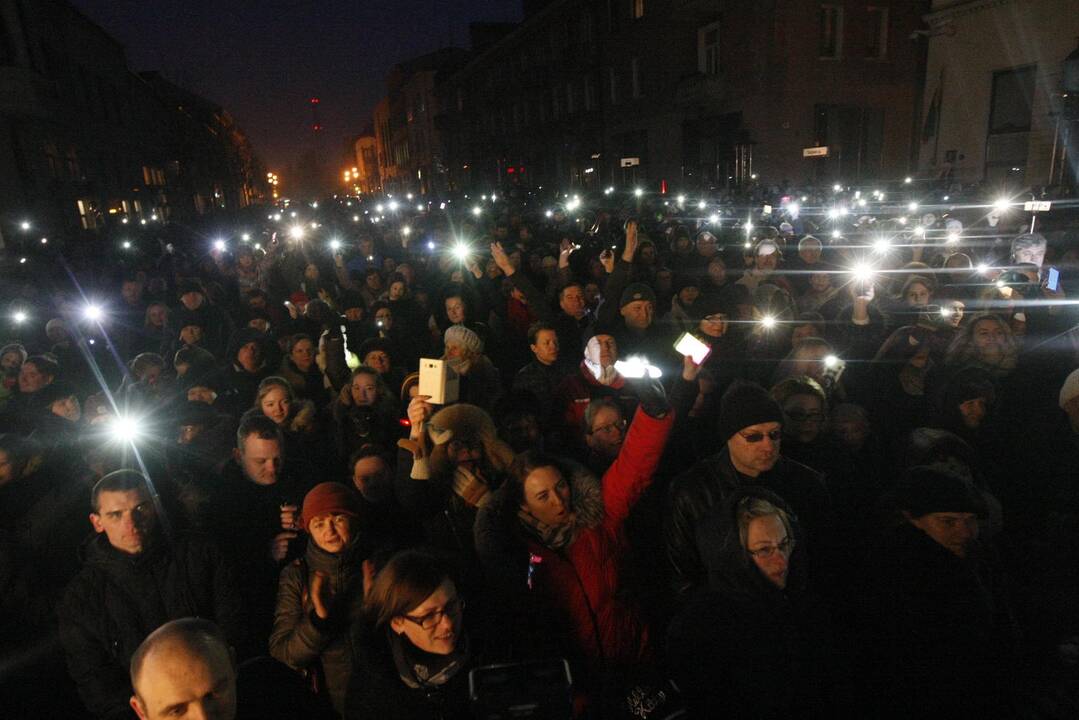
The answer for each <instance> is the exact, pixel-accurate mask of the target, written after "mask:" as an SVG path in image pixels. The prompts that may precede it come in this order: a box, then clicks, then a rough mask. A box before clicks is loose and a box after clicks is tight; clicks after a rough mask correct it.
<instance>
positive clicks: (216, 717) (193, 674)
mask: <svg viewBox="0 0 1079 720" xmlns="http://www.w3.org/2000/svg"><path fill="white" fill-rule="evenodd" d="M131 686H132V688H134V691H135V694H134V695H132V696H131V707H132V708H133V709H134V710H135V713H136V714H137V715H138V716H139V718H140V719H141V720H159V718H161V719H164V718H169V719H170V720H172V719H173V718H189V719H190V720H195V719H196V718H197V719H198V720H234V718H235V717H236V663H235V656H234V653H233V650H232V648H231V647H229V644H228V641H227V640H226V639H225V636H224V634H223V633H222V632H221V629H220V628H218V627H217V626H216V625H214V624H213V623H211V622H209V621H207V620H201V619H198V618H182V619H180V620H173V621H172V622H168V623H165V624H164V625H162V626H161V627H159V628H158V629H157V630H155V631H154V632H152V633H150V635H149V636H147V638H146V639H145V640H143V642H142V644H141V645H139V648H138V650H136V651H135V654H134V655H132V657H131Z"/></svg>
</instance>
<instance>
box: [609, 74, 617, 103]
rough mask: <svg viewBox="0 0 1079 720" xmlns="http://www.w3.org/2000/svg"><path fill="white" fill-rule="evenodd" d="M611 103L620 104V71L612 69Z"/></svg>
mask: <svg viewBox="0 0 1079 720" xmlns="http://www.w3.org/2000/svg"><path fill="white" fill-rule="evenodd" d="M610 85H611V105H617V104H618V71H617V70H615V69H614V68H611V69H610Z"/></svg>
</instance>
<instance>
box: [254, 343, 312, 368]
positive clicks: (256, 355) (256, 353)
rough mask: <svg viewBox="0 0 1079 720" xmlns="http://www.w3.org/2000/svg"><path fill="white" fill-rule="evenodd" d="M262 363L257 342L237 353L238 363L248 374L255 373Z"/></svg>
mask: <svg viewBox="0 0 1079 720" xmlns="http://www.w3.org/2000/svg"><path fill="white" fill-rule="evenodd" d="M308 346H309V347H310V343H308ZM261 361H262V351H261V349H260V348H259V344H258V343H257V342H254V341H252V342H249V343H245V344H244V345H243V346H242V347H241V348H240V349H239V350H238V351H236V362H237V363H239V365H240V367H242V368H243V369H244V370H246V371H247V372H251V373H253V372H255V371H257V370H258V369H259V364H260V362H261Z"/></svg>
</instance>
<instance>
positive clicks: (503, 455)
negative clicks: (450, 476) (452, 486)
mask: <svg viewBox="0 0 1079 720" xmlns="http://www.w3.org/2000/svg"><path fill="white" fill-rule="evenodd" d="M427 434H428V436H429V437H430V438H431V442H432V443H433V445H434V447H433V448H432V450H431V460H430V465H431V470H432V472H433V473H435V474H440V473H442V472H444V471H448V466H449V459H448V458H447V450H448V447H447V446H448V444H449V442H450V440H454V439H457V440H479V442H480V443H481V444H482V445H483V455H484V458H485V459H486V461H487V463H488V464H489V465H490V466H491V468H493V469H494V470H496V471H497V472H499V473H505V472H509V469H510V466H511V465H513V458H514V454H513V449H512V448H510V446H509V445H507V444H506V443H504V442H503V441H502V440H500V439H499V438H498V432H497V430H496V429H495V423H494V421H493V420H491V416H490V415H488V414H487V412H486V411H485V410H483V409H482V408H480V407H477V406H475V405H469V404H468V403H458V404H456V405H450V406H449V407H445V408H442V409H441V410H439V411H438V412H437V413H435V414H434V415H433V416H432V417H431V420H430V421H429V422H428V423H427Z"/></svg>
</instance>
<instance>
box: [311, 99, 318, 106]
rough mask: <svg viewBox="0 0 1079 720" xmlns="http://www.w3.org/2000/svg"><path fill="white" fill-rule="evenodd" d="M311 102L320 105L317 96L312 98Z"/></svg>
mask: <svg viewBox="0 0 1079 720" xmlns="http://www.w3.org/2000/svg"><path fill="white" fill-rule="evenodd" d="M311 104H312V105H318V98H315V97H313V98H311Z"/></svg>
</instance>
